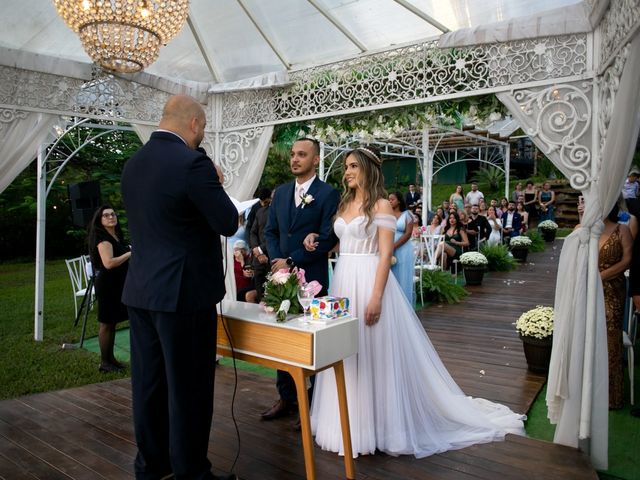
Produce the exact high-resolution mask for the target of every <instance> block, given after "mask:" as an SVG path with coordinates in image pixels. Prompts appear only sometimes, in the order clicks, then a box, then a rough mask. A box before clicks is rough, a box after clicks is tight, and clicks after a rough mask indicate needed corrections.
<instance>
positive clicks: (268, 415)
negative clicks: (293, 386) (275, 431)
mask: <svg viewBox="0 0 640 480" xmlns="http://www.w3.org/2000/svg"><path fill="white" fill-rule="evenodd" d="M292 410H293V409H292V408H291V406H290V405H289V404H288V403H287V402H286V401H285V400H282V399H280V400H278V401H277V402H276V403H274V404H273V406H272V407H271V408H270V409H269V410H266V411H264V412H262V414H261V415H260V416H261V417H262V420H274V419H276V418H281V417H286V416H287V415H290V414H291V412H292Z"/></svg>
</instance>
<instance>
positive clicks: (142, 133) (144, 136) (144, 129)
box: [131, 123, 158, 143]
mask: <svg viewBox="0 0 640 480" xmlns="http://www.w3.org/2000/svg"><path fill="white" fill-rule="evenodd" d="M131 126H132V127H133V130H134V131H135V132H136V134H137V135H138V138H139V139H140V141H141V142H142V143H147V142H148V141H149V137H151V134H152V133H153V132H154V130H156V129H157V128H158V127H157V125H143V124H140V123H132V124H131Z"/></svg>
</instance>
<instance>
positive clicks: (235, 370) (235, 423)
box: [216, 237, 242, 473]
mask: <svg viewBox="0 0 640 480" xmlns="http://www.w3.org/2000/svg"><path fill="white" fill-rule="evenodd" d="M227 241H228V239H227V237H224V251H225V262H224V278H225V279H226V278H227V272H228V270H229V268H228V267H229V261H228V259H227V255H228V250H227ZM231 261H233V259H232V260H231ZM219 305H220V321H221V322H222V327H223V328H224V333H225V334H226V335H227V340H228V341H229V347H230V349H231V360H232V363H233V393H232V395H231V407H230V410H231V420H232V421H233V427H234V428H235V430H236V438H237V439H238V447H237V450H236V456H235V458H234V459H233V463H232V464H231V468H230V469H229V471H230V472H231V473H233V470H234V469H235V467H236V463H237V462H238V458H239V457H240V449H241V446H242V444H241V441H240V428H239V427H238V421H237V420H236V414H235V401H236V395H237V393H238V368H237V365H236V352H235V349H234V347H233V340H232V339H231V332H230V331H229V328H228V325H227V319H226V318H225V316H224V313H223V311H222V302H220V303H219ZM216 328H217V326H216ZM216 338H217V336H216ZM216 343H217V341H216ZM216 350H217V346H216Z"/></svg>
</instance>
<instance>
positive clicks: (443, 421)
mask: <svg viewBox="0 0 640 480" xmlns="http://www.w3.org/2000/svg"><path fill="white" fill-rule="evenodd" d="M381 163H382V162H381V160H380V155H379V154H378V152H377V151H376V150H374V148H373V147H366V148H364V147H363V148H357V149H355V150H352V151H350V152H348V154H347V155H346V159H345V173H344V179H343V182H344V184H345V193H344V194H343V196H342V200H341V203H340V206H339V207H338V213H337V215H336V220H335V223H334V229H335V232H336V234H337V235H338V237H339V238H340V257H339V260H338V263H337V265H336V269H335V272H334V274H333V280H332V285H331V288H330V290H329V293H330V294H332V295H336V296H343V297H348V298H349V299H350V301H351V313H352V314H353V315H354V316H357V317H358V318H359V319H360V320H361V321H360V329H359V351H358V354H357V355H353V356H352V357H349V358H347V359H345V361H344V367H345V379H346V386H347V402H348V406H349V417H350V420H351V438H352V442H353V452H354V456H357V455H358V454H373V453H375V451H376V449H378V450H381V451H383V452H386V453H388V454H390V455H400V454H413V455H415V456H416V457H418V458H420V457H426V456H428V455H432V454H435V453H440V452H444V451H447V450H452V449H457V448H463V447H466V446H469V445H473V444H476V443H482V442H491V441H494V440H501V439H503V438H504V435H505V434H506V433H518V434H524V428H523V423H522V420H523V419H524V417H523V416H522V415H518V414H515V413H513V412H512V411H511V410H509V409H508V408H507V407H505V406H503V405H499V404H496V403H492V402H489V401H487V400H483V399H472V398H471V397H467V396H466V395H465V394H464V393H463V392H462V390H461V389H460V388H459V387H458V385H456V383H455V382H454V380H453V378H452V377H451V375H449V372H448V371H447V370H446V368H445V367H444V365H443V363H442V361H441V360H440V358H439V357H438V354H437V353H436V351H435V349H434V347H433V345H432V344H431V341H430V340H429V337H428V336H427V334H426V333H425V331H424V328H423V327H422V325H421V323H420V321H419V320H418V317H417V316H416V314H415V312H414V310H413V306H412V305H410V304H409V302H408V301H407V299H406V298H405V296H404V295H403V293H402V290H401V289H400V286H399V285H398V282H397V281H396V279H395V277H394V276H393V275H389V268H390V266H391V255H392V252H393V234H394V230H395V226H396V218H395V216H394V215H393V210H392V208H391V206H390V204H389V202H388V201H387V200H386V197H387V195H386V192H385V190H384V179H383V176H382V172H381ZM304 243H305V248H307V249H308V250H310V251H312V250H313V249H314V248H315V236H314V234H310V235H309V236H308V237H307V238H306V239H305V242H304ZM311 427H312V430H313V433H314V435H315V438H316V442H317V443H318V444H319V445H320V446H321V447H322V448H323V449H325V450H330V451H334V452H339V453H340V454H343V449H342V434H341V429H340V414H339V410H338V399H337V393H336V384H335V378H334V373H333V370H332V369H329V370H325V371H323V372H321V373H320V374H318V375H317V376H316V384H315V391H314V395H313V403H312V406H311Z"/></svg>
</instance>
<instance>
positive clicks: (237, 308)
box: [218, 300, 353, 333]
mask: <svg viewBox="0 0 640 480" xmlns="http://www.w3.org/2000/svg"><path fill="white" fill-rule="evenodd" d="M221 307H222V308H221ZM218 313H222V314H223V315H226V316H228V317H230V318H236V319H238V320H244V321H247V322H252V323H260V324H263V325H271V326H274V327H278V328H285V329H289V330H296V331H300V332H312V333H313V332H318V331H321V330H326V329H327V328H331V327H332V326H334V325H341V324H344V323H349V322H351V321H353V318H352V317H351V315H347V316H344V317H340V318H337V319H335V320H329V321H327V323H326V324H323V323H308V322H303V321H302V314H299V315H298V314H296V315H289V316H288V317H287V320H285V321H284V322H278V321H277V320H276V315H275V314H273V313H267V312H265V311H264V308H263V307H262V306H261V305H258V304H257V303H246V302H237V301H234V300H223V301H222V302H221V303H220V304H218ZM307 318H309V319H310V318H311V315H310V314H307Z"/></svg>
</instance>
